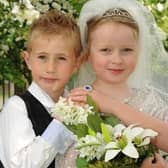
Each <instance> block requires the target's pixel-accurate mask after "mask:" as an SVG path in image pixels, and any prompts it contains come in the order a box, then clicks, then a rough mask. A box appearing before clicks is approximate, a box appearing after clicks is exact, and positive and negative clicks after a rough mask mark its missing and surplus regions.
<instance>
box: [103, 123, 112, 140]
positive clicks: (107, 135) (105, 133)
mask: <svg viewBox="0 0 168 168" xmlns="http://www.w3.org/2000/svg"><path fill="white" fill-rule="evenodd" d="M101 130H102V134H103V137H104V141H105V142H106V143H109V142H110V141H111V140H112V138H111V135H110V132H109V130H108V128H107V127H106V125H105V124H104V123H101Z"/></svg>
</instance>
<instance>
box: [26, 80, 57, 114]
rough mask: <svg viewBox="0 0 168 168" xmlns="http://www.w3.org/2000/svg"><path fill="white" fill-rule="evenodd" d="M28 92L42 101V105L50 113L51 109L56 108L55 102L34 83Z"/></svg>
mask: <svg viewBox="0 0 168 168" xmlns="http://www.w3.org/2000/svg"><path fill="white" fill-rule="evenodd" d="M28 91H29V92H30V93H31V94H32V95H33V96H34V97H35V98H36V99H38V101H40V103H41V104H43V105H44V107H45V108H46V109H47V110H48V111H50V110H51V108H52V107H53V106H54V104H55V102H54V101H53V100H52V99H51V97H50V96H49V95H48V94H47V93H46V92H45V91H44V90H42V89H41V88H40V87H39V86H38V85H37V83H35V82H32V84H31V85H30V86H29V88H28Z"/></svg>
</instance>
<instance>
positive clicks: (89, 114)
mask: <svg viewBox="0 0 168 168" xmlns="http://www.w3.org/2000/svg"><path fill="white" fill-rule="evenodd" d="M52 116H53V117H56V118H59V119H60V120H61V121H63V123H64V124H65V125H66V126H67V127H68V128H69V129H70V130H71V131H72V132H73V133H74V134H75V136H76V145H75V149H76V150H77V151H78V153H79V155H78V158H77V159H76V167H77V168H111V167H118V168H130V167H131V168H138V167H140V165H141V163H142V161H143V160H144V159H145V158H146V157H148V156H151V155H152V154H154V152H155V146H154V145H152V144H151V143H150V142H151V138H154V137H156V136H157V135H158V133H157V132H155V131H153V130H152V129H144V128H142V127H139V126H138V125H137V124H132V125H129V126H125V125H124V124H122V123H121V122H120V120H118V119H117V118H116V117H114V116H101V115H100V113H98V108H97V106H96V103H95V102H94V101H93V100H92V98H91V97H90V96H87V104H86V105H85V106H84V107H81V106H78V105H75V104H74V103H73V102H72V101H71V100H66V99H65V98H62V97H60V99H59V101H58V103H56V104H55V106H54V108H53V109H52Z"/></svg>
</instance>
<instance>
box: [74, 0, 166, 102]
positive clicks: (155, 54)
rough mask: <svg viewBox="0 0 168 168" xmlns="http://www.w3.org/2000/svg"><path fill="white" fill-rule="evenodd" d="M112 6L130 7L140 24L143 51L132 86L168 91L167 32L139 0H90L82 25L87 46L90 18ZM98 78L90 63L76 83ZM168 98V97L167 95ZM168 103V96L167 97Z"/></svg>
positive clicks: (141, 51) (85, 66) (81, 70)
mask: <svg viewBox="0 0 168 168" xmlns="http://www.w3.org/2000/svg"><path fill="white" fill-rule="evenodd" d="M111 8H123V9H125V10H127V11H128V12H129V13H130V14H131V15H132V17H133V19H134V20H135V21H136V22H137V24H138V26H139V40H140V53H139V56H138V58H139V60H138V64H137V66H136V69H135V71H134V72H133V74H131V76H130V77H129V80H128V84H129V86H130V87H131V88H143V87H144V86H146V85H152V86H153V87H156V90H157V91H159V93H164V96H167V93H166V92H168V53H167V52H166V51H165V49H164V46H163V40H164V38H165V34H164V33H163V31H161V29H160V28H159V27H158V26H157V24H156V22H155V19H154V17H153V15H152V14H151V12H150V11H149V9H147V8H146V7H145V6H143V5H141V4H140V3H139V2H137V1H136V0H134V1H133V0H90V1H89V2H87V3H86V4H85V5H84V6H83V8H82V10H81V13H80V17H79V22H78V23H79V26H80V31H81V39H82V45H83V48H85V47H87V44H86V39H85V37H86V34H87V21H88V20H90V19H91V18H93V17H95V16H100V17H101V16H102V15H103V14H104V13H105V12H106V11H107V10H109V9H111ZM94 79H95V75H94V71H93V70H92V68H91V66H90V65H89V64H88V63H85V64H84V65H82V66H81V68H80V70H79V73H78V75H77V80H76V81H75V83H74V86H75V87H77V86H82V85H85V84H91V83H92V82H93V81H94ZM167 97H168V96H167ZM167 102H168V98H167Z"/></svg>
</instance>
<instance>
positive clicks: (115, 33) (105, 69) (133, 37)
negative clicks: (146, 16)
mask: <svg viewBox="0 0 168 168" xmlns="http://www.w3.org/2000/svg"><path fill="white" fill-rule="evenodd" d="M89 40H90V42H89V43H90V44H89V61H90V63H91V64H92V67H93V69H94V71H95V74H96V80H98V81H103V82H107V83H110V84H124V83H125V82H126V81H127V79H128V77H129V75H130V74H131V73H132V72H133V71H134V69H135V66H136V63H137V56H138V38H137V33H136V31H135V30H134V29H133V28H131V27H129V26H127V25H124V24H121V23H115V22H108V23H103V24H101V25H99V26H97V27H96V28H95V29H94V30H93V31H92V32H91V33H90V37H89Z"/></svg>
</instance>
